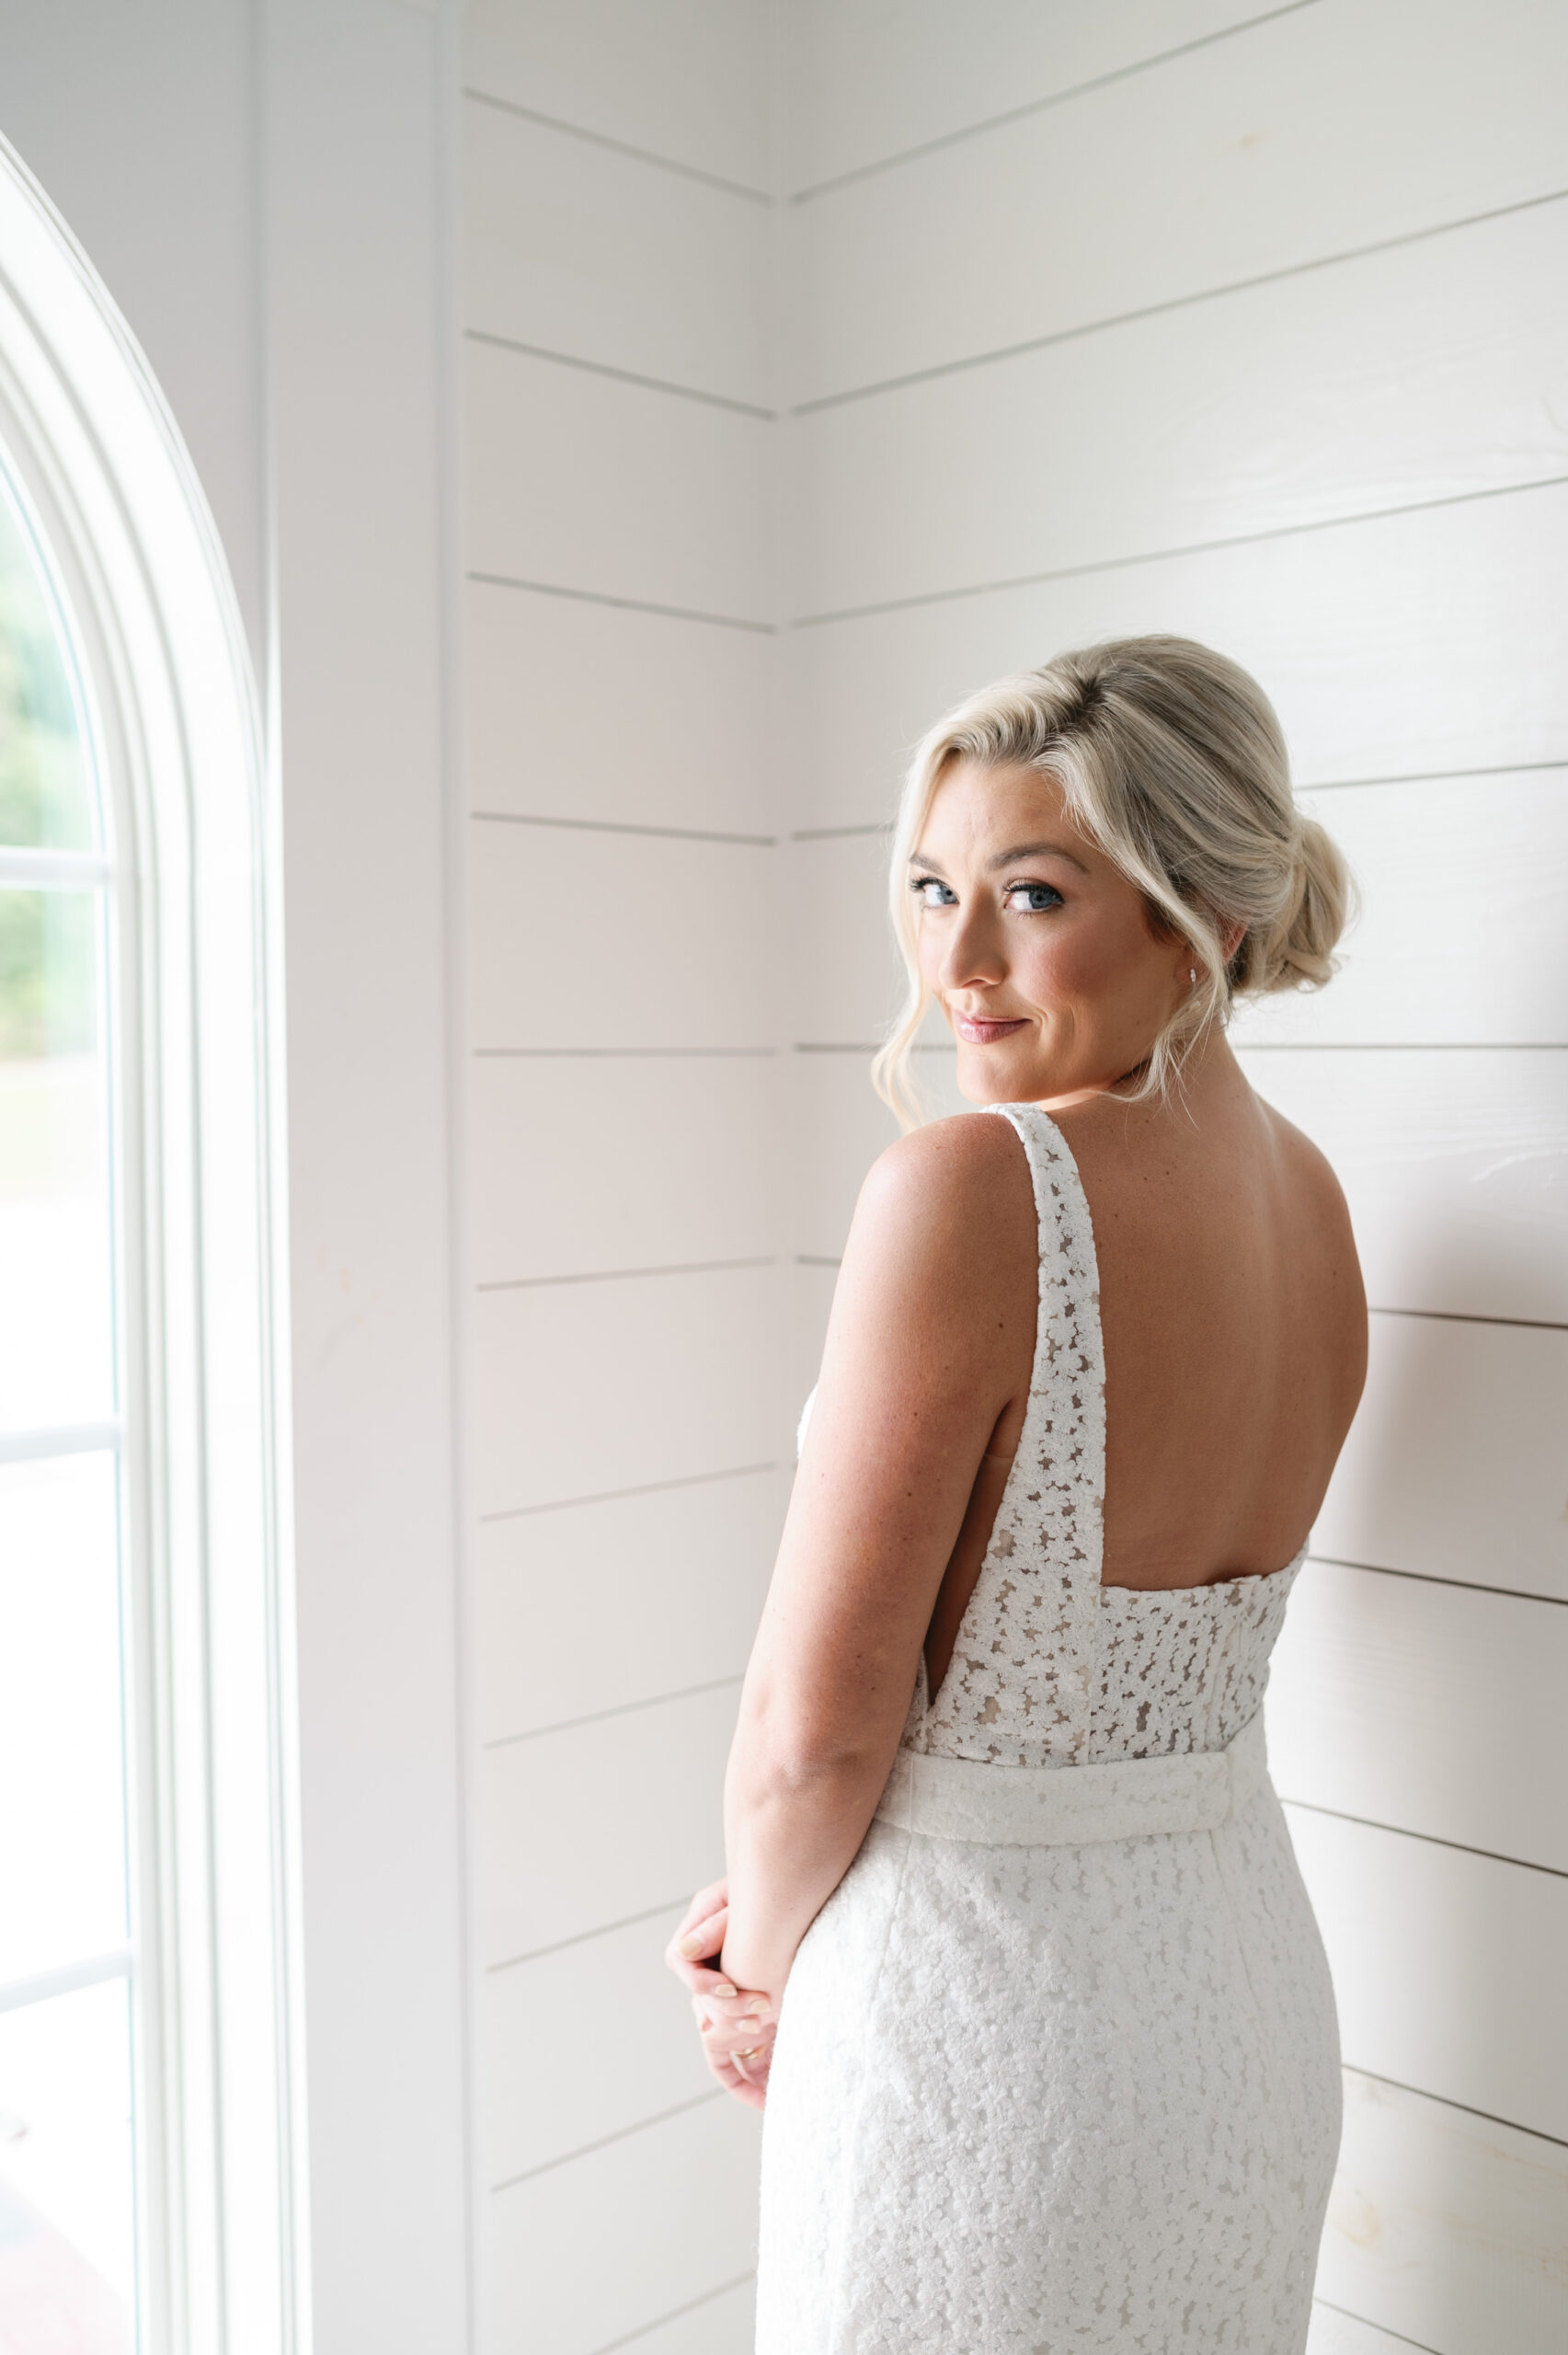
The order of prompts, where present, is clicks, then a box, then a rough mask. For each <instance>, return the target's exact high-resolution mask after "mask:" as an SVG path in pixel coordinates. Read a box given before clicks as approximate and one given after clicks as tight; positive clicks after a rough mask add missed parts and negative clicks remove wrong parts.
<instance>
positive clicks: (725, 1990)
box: [708, 1979, 735, 1997]
mask: <svg viewBox="0 0 1568 2355" xmlns="http://www.w3.org/2000/svg"><path fill="white" fill-rule="evenodd" d="M708 1993H709V1994H710V1995H722V1996H726V1997H728V1996H730V1995H733V1994H734V1993H735V1990H734V1988H733V1987H732V1986H731V1985H730V1983H729V1982H728V1980H727V1979H715V1981H714V1983H713V1985H712V1986H711V1987H710V1988H709V1989H708Z"/></svg>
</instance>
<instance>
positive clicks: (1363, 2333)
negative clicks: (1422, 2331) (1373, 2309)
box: [1306, 2301, 1411, 2355]
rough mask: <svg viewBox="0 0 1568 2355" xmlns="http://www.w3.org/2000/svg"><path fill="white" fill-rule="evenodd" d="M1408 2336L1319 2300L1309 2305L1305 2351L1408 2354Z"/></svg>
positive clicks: (1315, 2353)
mask: <svg viewBox="0 0 1568 2355" xmlns="http://www.w3.org/2000/svg"><path fill="white" fill-rule="evenodd" d="M1410 2344H1411V2342H1410V2340H1409V2339H1408V2338H1395V2337H1394V2335H1393V2333H1392V2332H1391V2331H1387V2330H1379V2328H1378V2326H1377V2324H1376V2323H1375V2322H1358V2321H1357V2320H1356V2316H1355V2315H1345V2314H1341V2313H1339V2312H1338V2311H1337V2309H1336V2308H1334V2307H1333V2306H1325V2305H1324V2304H1322V2303H1321V2301H1320V2302H1319V2303H1315V2304H1314V2305H1313V2307H1312V2319H1311V2322H1310V2325H1309V2326H1308V2330H1307V2350H1306V2355H1409V2350H1410Z"/></svg>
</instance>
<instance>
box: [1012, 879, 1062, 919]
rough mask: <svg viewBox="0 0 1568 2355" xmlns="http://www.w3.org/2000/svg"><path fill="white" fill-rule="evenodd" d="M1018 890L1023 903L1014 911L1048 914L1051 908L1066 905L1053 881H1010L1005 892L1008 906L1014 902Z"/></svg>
mask: <svg viewBox="0 0 1568 2355" xmlns="http://www.w3.org/2000/svg"><path fill="white" fill-rule="evenodd" d="M1020 892H1022V893H1023V895H1024V905H1023V907H1022V908H1021V909H1015V911H1014V912H1015V913H1019V914H1024V915H1032V916H1043V915H1048V914H1049V913H1050V911H1051V909H1052V908H1059V907H1063V906H1065V905H1066V902H1065V901H1064V900H1063V898H1062V896H1061V893H1060V892H1059V890H1057V888H1056V886H1055V884H1054V883H1010V884H1009V885H1008V887H1007V893H1006V897H1007V901H1008V904H1009V905H1010V906H1012V905H1013V903H1014V902H1016V900H1017V898H1018V895H1019V893H1020Z"/></svg>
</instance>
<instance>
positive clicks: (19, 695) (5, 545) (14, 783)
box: [0, 485, 97, 1059]
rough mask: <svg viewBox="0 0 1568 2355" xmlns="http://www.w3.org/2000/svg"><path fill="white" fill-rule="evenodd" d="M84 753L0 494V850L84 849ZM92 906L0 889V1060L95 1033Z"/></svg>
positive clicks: (54, 631)
mask: <svg viewBox="0 0 1568 2355" xmlns="http://www.w3.org/2000/svg"><path fill="white" fill-rule="evenodd" d="M88 786H89V780H88V776H87V772H86V747H85V745H84V743H83V741H82V731H81V726H80V722H79V719H78V717H77V712H76V704H75V697H74V695H73V693H72V684H71V674H70V671H69V669H68V667H67V658H66V653H65V649H64V646H63V641H62V637H61V629H60V624H59V621H58V618H57V616H56V613H55V609H54V606H53V603H52V600H51V598H50V596H49V593H48V591H47V588H46V586H45V583H44V581H43V579H42V577H41V575H40V570H39V567H38V563H37V559H36V558H35V557H34V554H33V551H32V547H31V545H30V543H29V539H28V537H27V535H26V534H25V532H24V530H23V528H22V526H21V523H20V521H19V519H18V518H17V515H16V513H15V511H13V509H12V508H11V506H10V503H9V501H8V500H6V498H5V496H4V487H3V485H0V846H3V847H5V848H15V849H28V850H40V849H41V850H90V849H91V848H92V846H93V833H92V816H91V798H90V794H89V790H88ZM96 942H97V904H96V895H95V894H94V893H92V892H90V891H31V890H25V889H22V890H17V889H0V1058H4V1059H14V1058H17V1057H23V1056H37V1055H65V1054H78V1053H82V1052H85V1051H87V1050H88V1049H90V1048H91V1047H92V1045H93V1043H94V1040H95V1036H96V1031H97V1020H96V1016H97V974H96V971H95V966H96V956H95V948H96Z"/></svg>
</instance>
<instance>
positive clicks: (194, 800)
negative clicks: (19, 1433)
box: [0, 141, 308, 2355]
mask: <svg viewBox="0 0 1568 2355" xmlns="http://www.w3.org/2000/svg"><path fill="white" fill-rule="evenodd" d="M0 439H3V440H4V442H5V444H6V449H7V452H8V454H9V456H10V458H11V460H12V462H13V465H14V467H15V469H16V471H17V474H18V475H19V477H20V485H21V489H22V492H23V495H24V496H25V498H26V499H27V500H29V503H30V504H31V505H32V506H33V507H34V509H35V511H36V513H37V518H38V521H39V523H40V530H41V536H42V537H43V539H44V542H45V544H46V546H48V548H49V552H50V555H51V557H52V558H53V559H54V562H55V564H56V566H57V568H58V570H59V572H60V574H61V576H62V579H63V585H64V589H65V593H66V596H67V599H68V601H69V603H70V605H71V608H72V615H71V617H72V620H73V622H74V625H75V627H74V631H73V635H74V638H76V639H77V641H78V644H79V647H80V651H81V654H82V657H83V667H84V669H85V672H86V691H87V698H88V703H89V707H90V717H89V726H90V729H91V732H92V733H93V735H94V737H95V740H96V741H95V744H94V751H95V753H96V755H97V764H98V767H99V774H100V777H101V780H102V792H103V798H104V801H105V803H106V805H107V806H106V808H105V810H104V826H105V840H104V842H103V844H102V846H101V850H102V855H101V856H97V855H90V854H89V855H82V856H81V860H80V867H79V871H80V872H81V873H82V875H83V879H84V880H86V879H88V876H87V870H88V868H89V867H92V868H94V869H96V872H95V873H94V875H93V877H92V879H93V880H95V881H104V880H105V867H106V864H107V866H108V869H109V872H108V877H107V890H108V899H109V913H108V921H107V925H106V927H105V931H106V947H107V959H106V974H105V982H106V984H107V986H106V989H105V993H104V994H105V995H106V997H107V998H108V999H109V1002H110V1003H111V1005H113V1006H114V1008H115V1013H114V1017H113V1020H112V1026H111V1028H110V1030H109V1037H108V1039H107V1040H106V1050H107V1051H108V1053H109V1057H110V1059H111V1060H110V1071H111V1080H110V1085H111V1087H113V1088H114V1090H115V1094H116V1105H115V1110H116V1121H115V1127H116V1130H117V1132H118V1143H119V1156H118V1161H119V1166H118V1179H119V1182H118V1184H117V1186H116V1188H115V1216H116V1229H117V1231H116V1235H115V1258H116V1265H117V1267H118V1269H119V1270H120V1342H119V1356H120V1439H119V1443H120V1495H121V1504H122V1528H123V1531H124V1541H125V1545H126V1549H127V1553H128V1557H129V1561H130V1564H131V1568H132V1575H131V1578H130V1580H128V1581H127V1587H126V1592H127V1600H128V1603H130V1612H129V1618H130V1623H131V1626H132V1630H133V1641H132V1663H133V1664H132V1723H131V1728H130V1744H129V1754H130V1757H131V1760H132V1768H131V1774H130V1776H129V1779H130V1782H131V1784H132V1792H131V1821H132V1831H131V1842H132V1940H133V1945H134V1947H135V1949H136V1951H137V1954H138V1958H139V1968H138V1970H137V1972H136V1976H135V1979H134V1981H133V1999H134V2003H135V2016H136V2039H135V2040H136V2052H137V2082H138V2094H139V2101H138V2117H139V2124H138V2142H139V2153H138V2160H139V2165H138V2175H139V2196H140V2199H141V2201H142V2226H141V2234H140V2238H141V2241H142V2245H143V2253H144V2258H145V2263H144V2266H143V2283H142V2288H141V2292H140V2303H141V2307H142V2314H141V2316H140V2322H141V2328H142V2332H143V2344H144V2347H145V2349H146V2350H147V2355H153V2350H156V2355H263V2350H266V2355H289V2350H292V2349H295V2348H303V2346H304V2345H306V2344H307V2343H308V2332H307V2327H306V2296H305V2272H306V2250H307V2241H306V2231H305V2226H306V2197H305V2171H304V2163H303V2118H304V2106H303V2032H302V2005H301V1981H302V1971H301V1958H300V1952H299V1933H298V1924H299V1907H298V1889H299V1840H298V1803H297V1775H296V1764H295V1762H296V1759H297V1738H296V1725H297V1709H296V1700H295V1693H294V1685H293V1670H292V1663H293V1660H294V1656H295V1651H294V1643H293V1624H292V1584H291V1579H290V1575H289V1571H290V1564H291V1547H290V1536H291V1532H290V1526H289V1519H288V1510H287V1499H288V1463H287V1438H288V1428H289V1426H288V1418H287V1413H286V1397H285V1395H284V1388H283V1384H284V1378H285V1369H286V1365H287V1346H286V1344H287V1330H288V1327H287V1307H286V1293H285V1291H284V1288H283V1270H284V1268H285V1266H286V1258H285V1253H284V1241H285V1232H284V1204H285V1200H286V1197H285V1193H284V1177H285V1172H284V1163H283V1138H282V1132H281V1119H280V1108H281V1106H282V1103H283V1100H284V1099H283V1095H282V1090H281V1085H280V1079H281V1073H280V1057H281V1047H282V1038H283V1025H282V1017H281V1005H280V942H279V936H278V928H277V908H276V902H275V895H273V894H271V893H269V890H268V888H267V887H268V884H269V879H270V878H271V877H272V876H273V875H275V874H276V873H277V872H278V866H277V860H276V856H275V851H276V842H277V824H276V800H277V797H276V792H275V787H274V780H273V779H272V778H271V777H270V775H269V769H268V765H267V763H266V760H265V756H264V749H263V746H264V735H263V729H262V724H261V714H260V707H259V701H258V695H257V691H256V686H255V683H254V679H253V675H252V672H251V667H250V662H249V657H248V651H247V649H246V641H245V636H244V630H243V626H242V623H241V620H240V615H239V610H238V604H237V600H236V598H235V591H234V587H233V583H232V580H231V579H230V576H229V572H228V569H227V565H226V562H225V560H224V557H223V550H222V546H221V544H220V542H219V538H218V534H217V532H216V529H215V527H214V525H213V523H212V517H211V515H210V513H209V511H208V508H207V504H206V501H205V499H204V497H203V495H202V492H201V489H200V483H199V481H198V479H197V477H196V473H195V469H194V467H193V465H192V464H191V461H190V459H189V454H188V453H187V451H186V449H185V447H184V444H183V442H182V441H181V440H180V437H179V434H178V431H177V427H176V425H175V423H174V420H173V419H172V417H171V416H170V414H169V412H168V409H167V408H166V403H165V402H164V400H163V398H162V396H161V394H160V392H159V390H158V387H157V385H156V383H155V379H154V378H153V376H152V373H151V371H150V370H149V368H148V367H147V364H146V362H145V361H144V359H143V356H142V354H141V352H140V350H139V349H138V347H137V346H136V344H135V341H134V339H133V338H132V335H131V334H130V331H129V330H128V328H127V327H126V326H125V324H124V322H123V320H122V319H121V318H120V316H119V314H118V312H117V311H116V310H115V308H114V305H113V304H112V301H111V300H110V298H109V294H108V293H107V291H106V290H105V289H104V287H103V285H102V283H101V281H99V280H98V279H97V274H96V272H95V271H94V270H93V269H92V267H91V265H90V263H89V262H88V261H87V260H86V257H85V256H84V255H83V254H82V253H81V251H80V249H79V248H78V247H76V245H75V243H74V239H73V238H72V236H71V235H70V232H69V231H68V230H67V229H66V227H65V226H64V224H63V222H62V221H61V220H60V219H59V216H58V215H57V214H56V213H54V210H53V208H52V205H51V204H50V202H49V201H48V199H47V197H46V196H45V195H44V194H43V192H42V191H41V190H40V189H39V187H38V185H37V183H36V182H35V181H34V180H33V179H32V178H31V175H30V174H29V172H28V170H27V168H26V167H25V166H24V165H22V164H21V163H20V161H19V159H18V158H17V157H16V155H14V153H13V151H12V150H11V149H10V148H9V147H8V146H6V144H5V143H4V142H3V141H0ZM45 862H46V863H47V866H48V868H49V869H50V871H52V873H54V874H58V875H61V876H63V875H64V873H65V872H66V870H67V867H69V868H70V869H72V870H78V858H77V856H75V855H73V854H69V853H40V854H38V855H37V857H36V859H35V860H34V861H32V862H30V863H31V864H32V865H33V866H34V867H35V871H39V872H40V879H41V873H42V867H43V865H44V863H45ZM28 864H29V861H27V860H26V859H23V860H21V861H19V862H18V860H17V856H16V855H14V854H12V855H9V856H7V859H6V865H7V867H8V868H9V869H12V870H17V869H18V868H19V867H25V866H26V865H28ZM13 879H16V874H15V873H13Z"/></svg>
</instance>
